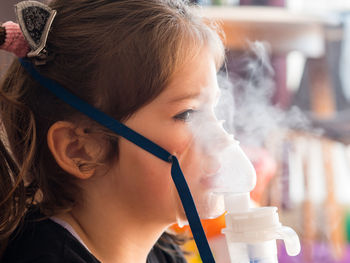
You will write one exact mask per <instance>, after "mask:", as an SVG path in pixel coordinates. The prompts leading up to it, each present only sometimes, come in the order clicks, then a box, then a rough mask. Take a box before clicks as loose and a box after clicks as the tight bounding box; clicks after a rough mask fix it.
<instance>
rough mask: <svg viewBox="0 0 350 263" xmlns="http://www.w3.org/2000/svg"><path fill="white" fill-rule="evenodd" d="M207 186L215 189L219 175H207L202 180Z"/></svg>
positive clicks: (202, 183)
mask: <svg viewBox="0 0 350 263" xmlns="http://www.w3.org/2000/svg"><path fill="white" fill-rule="evenodd" d="M200 183H201V185H203V186H204V187H205V188H209V189H213V188H216V187H217V186H218V175H211V176H205V177H203V178H201V180H200Z"/></svg>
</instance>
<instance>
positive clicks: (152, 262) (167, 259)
mask: <svg viewBox="0 0 350 263" xmlns="http://www.w3.org/2000/svg"><path fill="white" fill-rule="evenodd" d="M40 218H43V216H42V215H40V214H39V213H37V212H35V213H30V215H27V217H26V219H25V220H24V223H23V225H22V226H21V227H20V228H19V229H18V230H17V231H15V232H14V234H13V235H12V237H11V238H10V240H9V244H8V246H7V248H6V251H5V253H4V255H3V257H2V259H1V262H2V263H100V261H99V260H97V259H96V258H95V257H94V256H93V255H92V254H91V253H90V252H89V251H88V250H87V249H86V248H85V247H84V246H83V245H82V244H81V243H80V242H79V241H78V240H77V239H76V238H75V237H74V236H73V235H72V234H71V233H70V232H69V231H68V230H66V229H65V228H64V227H62V226H61V225H59V224H57V223H55V222H53V221H52V220H51V219H48V218H46V219H40ZM158 243H160V246H154V247H153V249H152V250H151V252H150V253H149V255H148V258H147V263H185V262H186V261H185V259H184V257H183V254H182V252H181V250H180V249H179V247H178V246H176V245H173V244H171V243H169V242H163V241H158Z"/></svg>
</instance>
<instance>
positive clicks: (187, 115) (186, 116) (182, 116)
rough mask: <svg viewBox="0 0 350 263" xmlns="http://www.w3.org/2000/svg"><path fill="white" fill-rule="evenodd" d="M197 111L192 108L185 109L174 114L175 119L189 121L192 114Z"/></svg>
mask: <svg viewBox="0 0 350 263" xmlns="http://www.w3.org/2000/svg"><path fill="white" fill-rule="evenodd" d="M196 112H197V111H195V110H192V109H190V110H185V111H184V112H181V113H179V114H177V115H176V116H174V119H175V120H176V121H184V122H187V121H189V120H190V119H191V115H192V114H193V113H196Z"/></svg>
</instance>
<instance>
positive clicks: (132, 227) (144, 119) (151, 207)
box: [0, 0, 224, 263]
mask: <svg viewBox="0 0 350 263" xmlns="http://www.w3.org/2000/svg"><path fill="white" fill-rule="evenodd" d="M50 7H51V9H52V10H55V11H56V12H57V13H56V16H55V18H54V19H53V22H52V26H51V27H50V28H49V29H48V30H47V33H48V36H47V41H45V49H43V50H42V51H41V52H40V54H36V55H30V56H29V55H28V52H32V51H33V45H29V46H26V45H25V44H24V42H23V41H24V37H23V36H22V35H21V34H18V32H17V31H16V32H17V35H16V37H14V36H13V35H11V34H12V33H13V32H15V29H14V28H15V27H16V25H15V24H11V23H7V24H6V25H4V26H3V27H1V29H0V45H2V46H0V48H3V49H5V50H8V51H12V52H14V53H16V54H17V56H19V57H21V56H23V57H24V56H28V57H30V58H28V59H29V61H30V62H31V63H32V64H33V65H36V66H35V68H36V70H37V71H38V72H39V73H40V75H42V76H44V77H45V78H48V79H51V80H53V81H55V82H57V83H59V84H60V85H61V86H62V87H64V88H65V89H67V90H69V91H70V92H72V93H73V94H75V95H77V96H78V97H80V98H81V99H83V100H84V101H86V102H87V103H89V104H90V105H92V106H93V107H95V108H97V109H99V110H100V111H102V112H104V113H106V114H108V115H109V116H112V117H113V118H114V119H116V120H118V121H120V122H122V123H123V124H125V125H126V126H127V127H129V128H131V129H132V130H134V131H136V132H138V133H139V134H142V135H143V136H145V137H146V138H148V139H149V140H151V141H153V142H155V143H156V144H158V145H160V146H161V147H162V148H164V149H166V150H167V151H168V152H169V153H171V154H173V155H174V156H176V157H177V158H178V160H179V162H180V164H181V168H182V170H183V173H184V175H185V176H186V179H188V180H191V182H192V185H194V188H196V189H195V190H196V191H197V192H201V191H202V192H204V191H205V190H203V189H206V187H207V184H209V183H210V180H208V179H207V178H208V176H210V175H212V174H215V172H216V170H217V167H216V166H215V165H211V164H212V162H211V161H212V160H210V159H209V157H208V156H205V155H204V154H201V152H200V151H199V150H198V148H197V147H194V145H193V136H192V134H191V132H190V131H189V129H188V125H187V123H188V122H189V121H190V119H191V116H192V115H193V114H195V112H196V111H200V110H203V109H204V108H205V110H207V111H208V112H209V115H208V116H209V117H210V118H215V116H214V115H213V114H212V109H213V107H214V105H215V101H216V98H217V95H218V86H217V79H216V72H217V70H218V68H219V67H220V65H221V63H222V61H223V56H224V51H223V46H222V43H221V41H220V38H219V36H218V35H217V33H216V32H215V31H214V30H213V29H211V28H210V27H209V26H207V25H206V24H205V23H204V22H203V21H202V19H201V18H200V17H199V16H197V15H195V14H194V12H193V10H192V9H191V8H189V7H188V6H187V4H186V3H184V1H181V0H120V1H115V0H114V1H112V0H94V1H91V0H54V1H52V2H51V3H50ZM30 22H31V23H32V22H33V21H30ZM36 22H37V21H34V22H33V23H34V24H35V23H36ZM27 26H28V23H27ZM22 29H23V28H22ZM42 39H43V38H41V40H42ZM26 40H27V41H28V39H27V36H26ZM32 53H33V52H32ZM0 113H1V121H2V122H1V124H2V133H1V143H0V154H1V155H0V162H1V163H0V176H1V179H0V202H1V203H0V205H1V206H0V209H1V210H0V240H1V254H2V261H1V262H22V263H24V262H36V263H38V262H45V263H48V262H104V263H109V262H118V263H123V262H125V263H126V262H127V263H130V262H135V263H137V262H152V263H153V262H184V261H185V260H184V258H183V254H182V253H181V251H180V249H179V248H178V245H179V244H180V241H179V239H178V238H176V237H174V236H173V235H171V234H169V233H168V232H167V228H168V227H169V226H170V225H171V224H173V223H175V222H177V221H179V220H186V216H185V214H184V211H183V208H182V205H181V202H180V199H179V196H178V193H177V191H176V188H175V186H174V183H173V181H172V179H171V176H170V173H171V171H170V170H171V164H170V163H167V162H163V161H161V160H159V159H158V158H157V157H155V156H153V155H152V154H150V153H148V152H147V151H145V150H143V149H141V148H140V147H138V146H137V145H135V144H133V143H131V142H129V141H128V140H126V139H124V138H123V137H121V136H117V135H115V134H114V133H113V132H111V131H110V130H108V129H107V128H105V127H103V126H102V125H99V124H97V123H96V122H95V121H93V120H92V119H90V118H88V117H87V116H85V115H84V114H82V113H80V112H78V111H77V110H75V109H74V108H73V107H71V106H69V105H68V104H67V103H65V102H63V101H62V100H60V99H59V98H57V97H56V96H55V95H53V94H52V93H51V92H50V91H48V90H47V89H45V88H44V87H42V85H40V84H39V83H38V82H37V81H36V80H35V79H34V78H33V77H32V76H31V75H30V74H28V72H27V71H26V70H25V69H24V67H23V65H21V63H20V62H19V61H18V59H15V60H14V62H13V63H12V65H11V67H10V69H9V71H8V72H7V74H6V76H5V77H4V79H3V81H2V84H1V90H0ZM206 158H207V159H206ZM203 160H205V163H207V164H208V165H207V167H205V169H204V171H205V172H203V169H197V168H198V164H199V162H201V163H202V161H203ZM209 164H210V165H209ZM199 170H200V171H201V172H199ZM188 177H190V178H188Z"/></svg>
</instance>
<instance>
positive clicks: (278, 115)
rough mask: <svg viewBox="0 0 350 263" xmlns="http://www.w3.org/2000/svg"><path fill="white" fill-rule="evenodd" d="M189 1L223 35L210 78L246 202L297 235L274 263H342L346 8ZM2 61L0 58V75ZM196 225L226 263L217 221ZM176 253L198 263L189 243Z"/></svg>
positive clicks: (349, 14) (7, 6) (347, 258)
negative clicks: (220, 99) (236, 152)
mask: <svg viewBox="0 0 350 263" xmlns="http://www.w3.org/2000/svg"><path fill="white" fill-rule="evenodd" d="M17 2H18V1H12V0H1V8H0V17H1V19H2V21H7V20H14V11H13V5H14V4H15V3H17ZM192 2H196V3H197V4H198V5H200V6H201V8H199V11H198V12H202V13H203V15H204V16H205V17H206V19H207V21H208V23H211V22H213V21H215V22H217V23H218V24H219V25H220V27H221V28H222V30H223V32H224V35H225V38H223V40H224V43H225V46H226V49H227V60H226V64H225V66H224V67H223V68H222V73H221V74H220V78H219V79H220V84H221V86H222V87H223V88H225V89H228V90H229V91H230V92H231V93H232V95H233V101H234V105H230V106H228V107H229V110H231V111H232V112H233V113H234V114H233V117H232V120H229V121H228V123H229V124H230V125H229V126H228V127H227V128H228V129H229V130H231V132H233V133H234V134H235V136H236V137H237V139H238V140H240V141H241V145H242V146H243V148H244V150H245V151H246V153H247V154H248V156H249V157H250V159H251V160H252V161H253V164H254V166H255V168H256V170H257V177H258V178H257V186H256V188H255V190H254V191H253V192H252V193H251V197H252V199H253V200H254V202H255V205H256V206H276V207H278V211H279V215H280V220H281V222H282V223H283V225H287V226H290V227H292V228H293V229H294V230H296V232H297V233H298V235H299V237H300V240H301V243H302V252H301V254H300V255H299V256H297V257H288V256H287V255H286V252H285V249H284V246H283V244H282V243H281V244H279V262H281V263H291V262H300V263H312V262H318V263H320V262H321V263H326V262H327V263H341V262H344V263H345V262H350V244H349V242H350V146H349V143H350V1H349V0H199V1H192ZM12 58H13V57H12V56H11V55H9V54H5V53H4V52H2V51H0V75H2V74H3V73H4V72H5V70H6V68H7V67H8V65H9V63H10V61H11V60H12ZM231 106H232V108H231ZM233 106H234V107H233ZM233 108H234V110H233ZM203 223H204V228H205V230H206V232H207V235H208V238H209V241H210V244H211V246H212V248H213V251H214V254H215V258H216V259H217V262H218V263H226V262H227V263H228V262H229V258H228V252H227V250H226V245H225V240H224V236H223V235H222V234H221V229H222V228H224V227H225V222H224V218H223V217H220V218H218V219H215V220H205V221H204V222H203ZM174 229H175V230H176V231H178V232H184V231H187V229H186V228H182V229H180V228H178V227H174ZM185 249H186V250H188V251H192V252H193V253H192V254H190V255H189V256H188V259H189V262H190V263H195V262H200V259H199V256H198V254H196V251H195V245H194V243H193V242H192V241H190V242H188V243H187V244H186V245H185Z"/></svg>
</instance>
